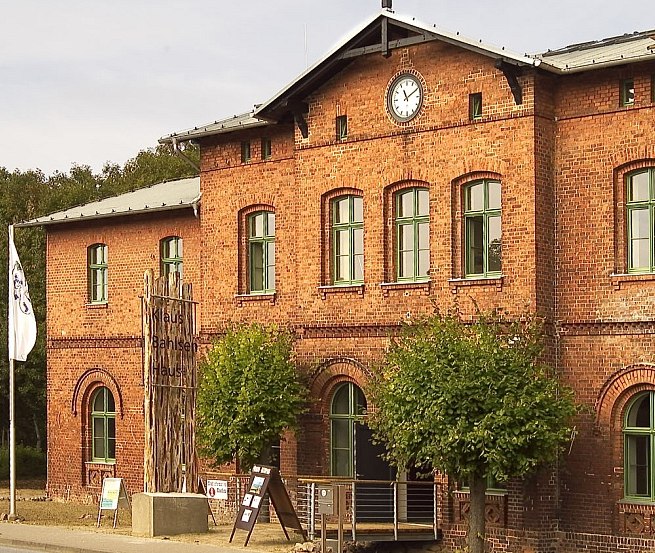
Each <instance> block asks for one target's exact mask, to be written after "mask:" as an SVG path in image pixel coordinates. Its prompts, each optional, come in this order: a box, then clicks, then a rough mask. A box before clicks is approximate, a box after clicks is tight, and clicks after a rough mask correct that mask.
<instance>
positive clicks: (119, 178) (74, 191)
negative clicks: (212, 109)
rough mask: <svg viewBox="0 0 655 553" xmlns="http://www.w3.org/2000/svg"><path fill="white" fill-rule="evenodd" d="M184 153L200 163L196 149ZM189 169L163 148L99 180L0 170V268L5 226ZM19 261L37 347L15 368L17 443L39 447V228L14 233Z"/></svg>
mask: <svg viewBox="0 0 655 553" xmlns="http://www.w3.org/2000/svg"><path fill="white" fill-rule="evenodd" d="M185 153H186V154H187V155H188V156H189V157H191V158H192V159H195V160H196V161H197V160H198V158H199V151H198V148H197V147H193V146H189V147H187V149H186V151H185ZM193 174H194V170H193V168H192V167H191V166H190V165H189V164H187V163H186V162H185V161H184V160H182V159H180V158H179V157H177V156H176V155H174V154H173V153H172V152H170V150H169V149H168V148H166V147H165V146H157V147H156V148H151V149H148V150H143V151H141V152H139V153H138V154H137V156H136V157H134V158H133V159H130V160H129V161H127V162H126V163H125V165H124V166H119V165H112V164H107V165H105V167H104V168H103V170H102V172H101V173H100V174H98V175H95V174H93V172H92V171H91V168H90V167H88V166H85V165H73V166H72V167H71V169H70V171H69V172H68V173H61V172H56V173H54V174H52V175H50V176H46V175H45V174H44V173H43V172H42V171H40V170H38V169H36V170H31V171H18V170H15V171H13V172H10V171H8V170H7V169H5V168H4V167H0V227H2V228H3V229H5V230H3V231H2V232H0V264H2V266H3V267H7V231H6V227H7V225H9V224H12V223H17V222H20V221H26V220H29V219H33V218H35V217H39V216H42V215H45V214H47V213H52V212H55V211H60V210H63V209H68V208H70V207H73V206H76V205H81V204H84V203H88V202H92V201H95V200H98V199H101V198H105V197H108V196H113V195H116V194H121V193H123V192H126V191H128V190H134V189H136V188H139V187H142V186H146V185H150V184H155V183H157V182H161V181H163V180H171V179H175V178H182V177H187V176H192V175H193ZM15 241H16V248H17V250H18V255H19V256H20V259H21V262H22V264H23V268H24V270H25V275H26V277H27V282H28V284H29V287H30V296H31V298H32V304H33V306H34V312H35V314H36V320H37V330H38V336H37V342H36V345H35V347H34V349H33V350H32V352H31V353H30V355H29V356H28V359H27V361H26V362H25V363H16V367H15V371H16V436H17V437H16V439H17V441H19V442H21V441H22V442H23V443H26V444H34V445H37V446H39V447H43V445H44V444H43V441H44V440H43V438H45V408H46V399H45V389H46V385H45V378H46V376H45V375H46V370H45V366H46V355H45V313H46V303H45V267H46V258H45V241H46V239H45V232H44V230H43V229H41V228H24V229H16V232H15ZM0 305H1V306H2V309H1V310H0V412H1V413H8V412H9V405H8V380H9V376H8V371H9V367H8V361H7V278H0ZM7 434H8V420H7V417H5V416H2V417H0V443H6V441H7Z"/></svg>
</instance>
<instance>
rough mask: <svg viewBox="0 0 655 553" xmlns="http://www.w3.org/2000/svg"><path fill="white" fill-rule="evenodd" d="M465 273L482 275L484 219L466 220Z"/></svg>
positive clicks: (473, 218)
mask: <svg viewBox="0 0 655 553" xmlns="http://www.w3.org/2000/svg"><path fill="white" fill-rule="evenodd" d="M466 242H467V252H466V273H467V274H469V275H475V274H481V273H484V218H483V217H482V216H479V217H468V218H467V219H466Z"/></svg>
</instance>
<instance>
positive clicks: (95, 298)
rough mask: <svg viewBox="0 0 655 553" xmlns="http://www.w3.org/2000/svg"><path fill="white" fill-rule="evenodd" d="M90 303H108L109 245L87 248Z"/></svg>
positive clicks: (96, 245) (95, 245)
mask: <svg viewBox="0 0 655 553" xmlns="http://www.w3.org/2000/svg"><path fill="white" fill-rule="evenodd" d="M87 261H88V283H89V301H90V302H91V303H104V302H106V301H107V244H93V245H92V246H89V247H88V248H87Z"/></svg>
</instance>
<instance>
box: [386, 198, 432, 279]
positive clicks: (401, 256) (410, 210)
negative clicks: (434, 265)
mask: <svg viewBox="0 0 655 553" xmlns="http://www.w3.org/2000/svg"><path fill="white" fill-rule="evenodd" d="M394 203H395V212H396V218H395V223H396V268H397V269H396V279H397V280H399V281H418V280H427V278H428V274H429V271H430V193H429V192H428V189H427V188H418V187H417V188H409V189H405V190H401V191H400V192H397V193H396V194H395V202H394Z"/></svg>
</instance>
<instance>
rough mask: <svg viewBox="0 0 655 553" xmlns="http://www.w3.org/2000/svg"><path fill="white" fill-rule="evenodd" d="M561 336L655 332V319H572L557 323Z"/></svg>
mask: <svg viewBox="0 0 655 553" xmlns="http://www.w3.org/2000/svg"><path fill="white" fill-rule="evenodd" d="M557 327H558V334H559V335H560V336H605V335H613V336H623V335H636V334H655V320H650V321H572V322H566V323H563V322H560V323H558V325H557Z"/></svg>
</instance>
